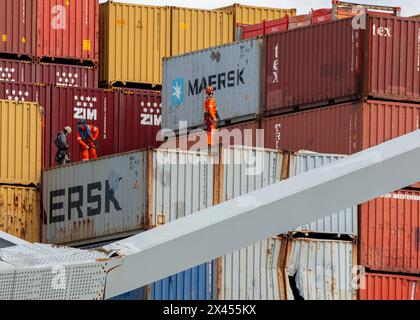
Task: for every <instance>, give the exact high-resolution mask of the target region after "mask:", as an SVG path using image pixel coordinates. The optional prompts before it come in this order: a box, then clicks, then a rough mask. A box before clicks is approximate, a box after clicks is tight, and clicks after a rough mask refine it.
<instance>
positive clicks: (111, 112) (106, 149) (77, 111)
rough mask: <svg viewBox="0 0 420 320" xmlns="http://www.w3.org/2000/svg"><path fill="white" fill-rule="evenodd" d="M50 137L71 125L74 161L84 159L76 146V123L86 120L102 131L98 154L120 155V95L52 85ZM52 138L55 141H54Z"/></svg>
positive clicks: (113, 92)
mask: <svg viewBox="0 0 420 320" xmlns="http://www.w3.org/2000/svg"><path fill="white" fill-rule="evenodd" d="M51 97H52V99H51V106H52V108H51V136H52V138H54V139H55V135H56V134H57V132H59V131H61V130H62V129H63V128H64V127H65V126H71V127H72V129H73V133H72V134H71V135H70V136H69V145H70V150H69V151H70V154H71V160H72V162H78V161H80V160H81V153H80V148H79V144H78V143H77V140H76V138H77V123H78V122H79V121H80V120H81V119H86V120H87V122H88V123H89V124H93V125H95V126H96V127H98V128H99V138H98V143H99V150H98V155H99V156H100V157H102V156H108V155H112V154H115V153H118V136H117V135H118V108H117V107H116V104H117V99H118V93H117V92H115V91H113V90H109V89H91V88H89V89H85V88H65V87H57V86H52V89H51ZM54 139H53V140H54ZM50 158H51V159H52V160H53V161H52V162H51V163H50V166H54V165H55V163H53V162H54V158H55V147H52V148H51V151H50Z"/></svg>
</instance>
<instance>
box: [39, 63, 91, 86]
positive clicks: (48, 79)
mask: <svg viewBox="0 0 420 320" xmlns="http://www.w3.org/2000/svg"><path fill="white" fill-rule="evenodd" d="M35 70H36V72H35V77H34V79H33V80H32V82H34V83H47V84H56V85H60V86H66V87H76V88H97V87H98V68H97V67H85V66H77V65H66V64H57V63H36V64H35Z"/></svg>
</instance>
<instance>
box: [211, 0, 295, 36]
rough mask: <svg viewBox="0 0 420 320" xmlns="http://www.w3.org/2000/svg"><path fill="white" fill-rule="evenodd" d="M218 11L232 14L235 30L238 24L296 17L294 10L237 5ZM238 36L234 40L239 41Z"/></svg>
mask: <svg viewBox="0 0 420 320" xmlns="http://www.w3.org/2000/svg"><path fill="white" fill-rule="evenodd" d="M219 10H226V11H229V12H232V13H233V26H232V29H236V26H237V25H238V24H257V23H261V22H263V21H264V20H266V21H271V20H276V19H280V18H283V17H285V16H289V17H292V16H295V15H296V9H281V8H267V7H257V6H247V5H242V4H238V3H235V4H233V5H231V6H228V7H223V8H219ZM235 31H236V30H235ZM238 36H239V35H238V34H235V39H236V40H239V39H240V38H239V37H238Z"/></svg>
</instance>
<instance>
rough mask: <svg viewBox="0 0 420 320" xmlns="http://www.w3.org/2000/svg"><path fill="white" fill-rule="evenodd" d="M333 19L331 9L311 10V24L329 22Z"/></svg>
mask: <svg viewBox="0 0 420 320" xmlns="http://www.w3.org/2000/svg"><path fill="white" fill-rule="evenodd" d="M332 20H333V12H332V9H318V10H313V11H312V24H315V23H322V22H330V21H332Z"/></svg>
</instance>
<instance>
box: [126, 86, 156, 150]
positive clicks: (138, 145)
mask: <svg viewBox="0 0 420 320" xmlns="http://www.w3.org/2000/svg"><path fill="white" fill-rule="evenodd" d="M118 114H119V122H118V127H119V129H118V151H119V152H128V151H132V150H136V149H142V148H145V147H154V148H158V147H159V145H160V144H159V142H157V139H156V137H157V134H158V132H159V131H160V130H161V128H162V97H161V94H160V92H158V91H147V90H135V91H132V92H120V93H119V94H118Z"/></svg>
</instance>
